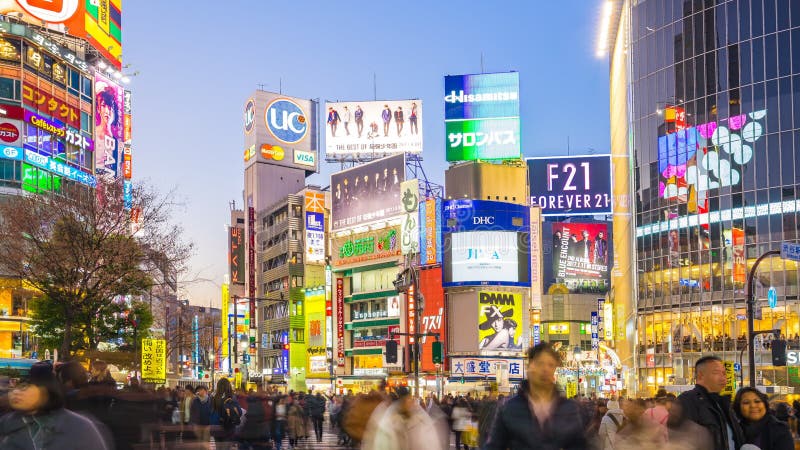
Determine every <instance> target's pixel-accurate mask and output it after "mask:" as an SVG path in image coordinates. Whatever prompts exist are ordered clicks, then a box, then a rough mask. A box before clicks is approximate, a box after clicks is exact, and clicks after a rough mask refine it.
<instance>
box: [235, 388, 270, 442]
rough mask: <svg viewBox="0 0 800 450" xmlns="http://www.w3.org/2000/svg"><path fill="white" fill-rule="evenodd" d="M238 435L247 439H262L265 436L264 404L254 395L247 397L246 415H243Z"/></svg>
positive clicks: (264, 438)
mask: <svg viewBox="0 0 800 450" xmlns="http://www.w3.org/2000/svg"><path fill="white" fill-rule="evenodd" d="M239 437H240V438H241V439H246V440H249V441H263V440H266V438H267V422H266V419H265V414H264V404H263V403H261V399H260V398H258V397H256V396H249V397H247V415H245V420H244V426H242V430H241V431H240V432H239Z"/></svg>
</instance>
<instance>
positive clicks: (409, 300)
mask: <svg viewBox="0 0 800 450" xmlns="http://www.w3.org/2000/svg"><path fill="white" fill-rule="evenodd" d="M406 311H407V314H406V330H416V326H417V292H416V290H415V289H414V285H413V284H412V285H411V286H409V287H408V292H406ZM415 340H416V339H415V338H414V336H413V335H411V336H408V343H409V344H413V343H414V341H415Z"/></svg>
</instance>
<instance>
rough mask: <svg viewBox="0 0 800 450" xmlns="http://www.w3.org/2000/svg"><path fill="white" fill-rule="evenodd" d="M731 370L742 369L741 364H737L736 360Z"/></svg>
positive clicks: (739, 370)
mask: <svg viewBox="0 0 800 450" xmlns="http://www.w3.org/2000/svg"><path fill="white" fill-rule="evenodd" d="M733 370H734V372H741V371H742V365H741V364H739V363H738V362H737V363H733Z"/></svg>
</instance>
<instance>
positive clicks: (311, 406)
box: [306, 395, 325, 417]
mask: <svg viewBox="0 0 800 450" xmlns="http://www.w3.org/2000/svg"><path fill="white" fill-rule="evenodd" d="M306 408H307V409H308V415H309V416H311V417H322V416H324V415H325V397H323V396H322V395H309V396H307V397H306Z"/></svg>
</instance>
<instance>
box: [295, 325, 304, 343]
mask: <svg viewBox="0 0 800 450" xmlns="http://www.w3.org/2000/svg"><path fill="white" fill-rule="evenodd" d="M305 340H306V336H305V330H304V329H302V328H292V341H294V342H305Z"/></svg>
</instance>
